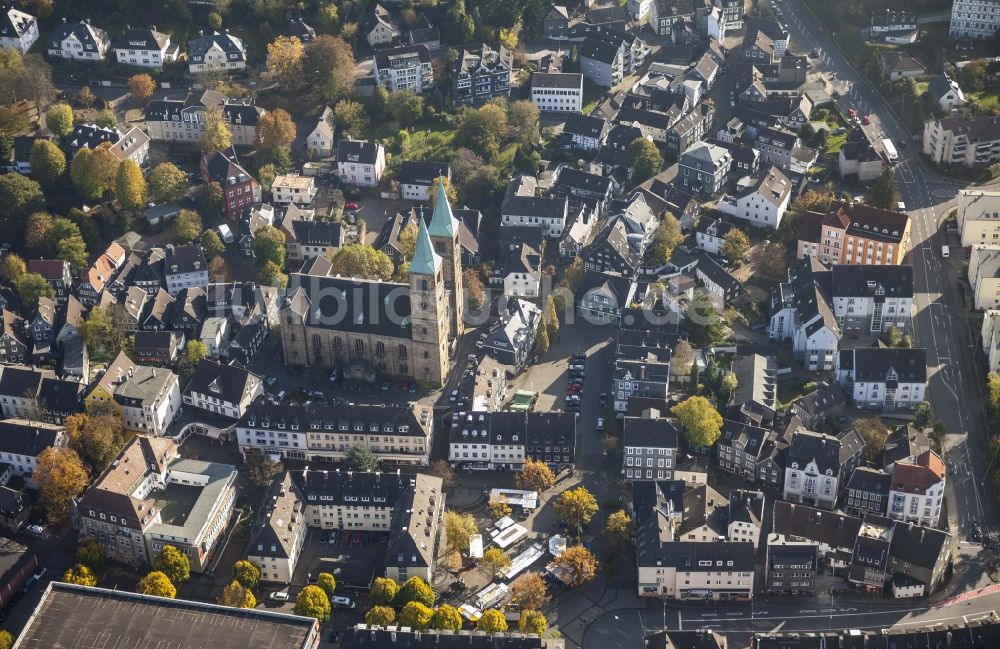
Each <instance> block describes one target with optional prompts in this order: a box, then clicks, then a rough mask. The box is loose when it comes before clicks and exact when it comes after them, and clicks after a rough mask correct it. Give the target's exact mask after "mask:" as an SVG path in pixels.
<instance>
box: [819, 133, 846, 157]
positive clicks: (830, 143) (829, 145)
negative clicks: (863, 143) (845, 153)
mask: <svg viewBox="0 0 1000 649" xmlns="http://www.w3.org/2000/svg"><path fill="white" fill-rule="evenodd" d="M846 141H847V133H841V134H840V135H831V136H830V137H828V138H827V139H826V146H825V147H823V153H826V154H827V155H834V154H836V153H840V147H842V146H844V142H846Z"/></svg>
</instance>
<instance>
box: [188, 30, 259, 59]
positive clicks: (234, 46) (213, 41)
mask: <svg viewBox="0 0 1000 649" xmlns="http://www.w3.org/2000/svg"><path fill="white" fill-rule="evenodd" d="M214 45H217V46H219V47H220V48H222V51H223V52H224V53H225V54H226V57H227V60H230V61H246V48H244V46H243V41H242V40H240V39H239V38H237V37H235V36H233V35H232V34H230V33H229V32H228V30H227V31H226V33H224V34H220V33H219V32H213V33H211V34H205V33H201V34H199V36H198V38H195V39H194V40H190V41H188V57H189V59H191V57H204V56H205V54H207V53H208V51H209V50H210V49H212V46H214ZM199 62H200V61H199Z"/></svg>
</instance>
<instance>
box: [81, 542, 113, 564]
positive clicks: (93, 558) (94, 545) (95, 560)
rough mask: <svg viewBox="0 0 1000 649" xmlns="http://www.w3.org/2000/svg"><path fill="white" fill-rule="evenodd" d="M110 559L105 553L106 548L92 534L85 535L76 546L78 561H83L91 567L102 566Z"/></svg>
mask: <svg viewBox="0 0 1000 649" xmlns="http://www.w3.org/2000/svg"><path fill="white" fill-rule="evenodd" d="M107 560H108V556H107V555H106V554H105V553H104V548H103V547H101V544H100V542H99V541H98V540H97V539H95V538H94V537H92V536H85V537H83V538H82V539H80V545H78V546H77V548H76V562H77V563H82V564H83V565H85V566H90V567H91V568H100V567H101V566H103V565H104V564H105V563H106V562H107Z"/></svg>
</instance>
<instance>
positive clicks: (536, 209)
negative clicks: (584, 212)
mask: <svg viewBox="0 0 1000 649" xmlns="http://www.w3.org/2000/svg"><path fill="white" fill-rule="evenodd" d="M537 188H538V181H537V180H536V179H535V177H534V176H524V175H518V176H516V177H514V178H512V179H511V180H510V182H509V183H508V185H507V192H506V193H505V194H504V198H503V202H502V203H501V205H500V220H501V225H502V226H504V227H506V226H521V225H530V226H539V227H541V228H542V230H543V232H544V235H545V236H546V237H547V238H549V239H558V238H559V237H561V236H562V234H563V231H564V230H565V228H566V220H567V216H568V214H569V201H568V200H567V199H566V198H565V197H556V196H539V195H538V189H537Z"/></svg>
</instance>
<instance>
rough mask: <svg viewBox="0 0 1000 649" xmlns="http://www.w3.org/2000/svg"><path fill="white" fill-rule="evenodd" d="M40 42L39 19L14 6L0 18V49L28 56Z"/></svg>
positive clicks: (8, 8) (9, 7)
mask: <svg viewBox="0 0 1000 649" xmlns="http://www.w3.org/2000/svg"><path fill="white" fill-rule="evenodd" d="M37 40H38V19H36V18H35V17H34V16H32V15H31V14H27V13H25V12H23V11H18V10H17V9H14V7H12V6H8V7H7V10H6V11H5V12H3V15H2V16H0V48H4V49H13V50H17V51H18V52H20V53H21V54H27V53H28V50H30V49H31V46H32V45H34V44H35V41H37Z"/></svg>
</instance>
